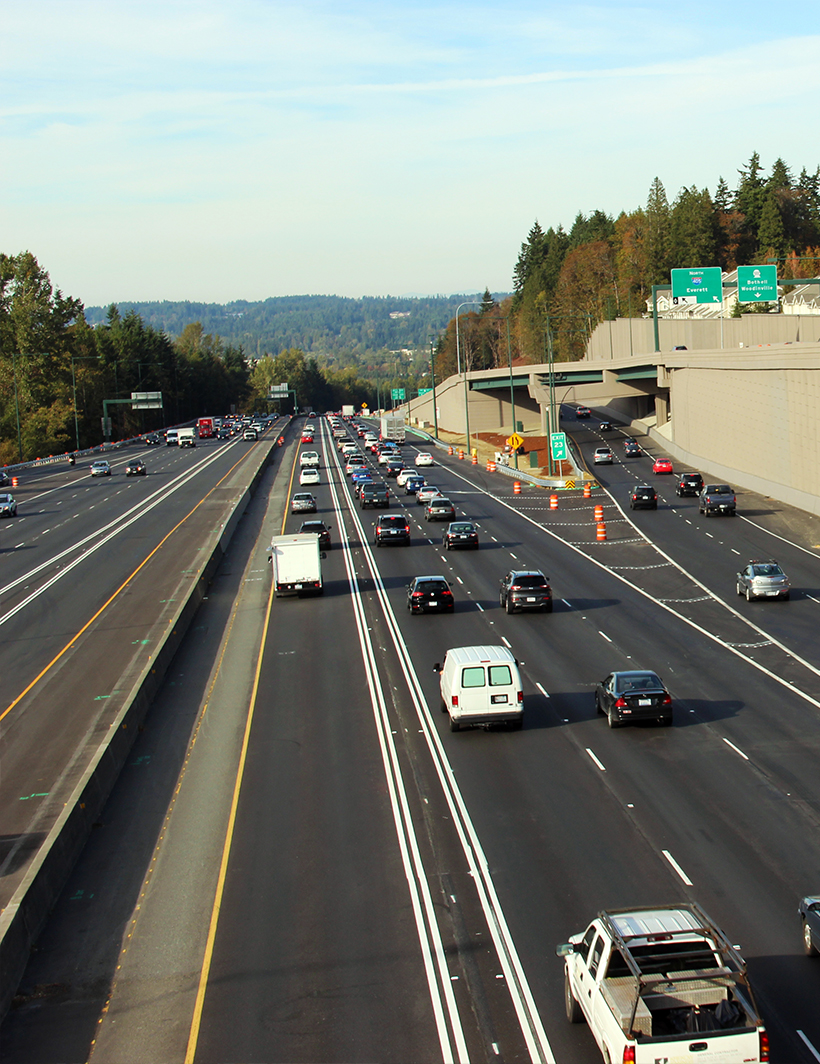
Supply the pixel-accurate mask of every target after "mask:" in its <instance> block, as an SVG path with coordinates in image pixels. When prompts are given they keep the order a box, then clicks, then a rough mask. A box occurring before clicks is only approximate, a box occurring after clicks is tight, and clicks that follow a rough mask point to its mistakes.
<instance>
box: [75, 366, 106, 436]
mask: <svg viewBox="0 0 820 1064" xmlns="http://www.w3.org/2000/svg"><path fill="white" fill-rule="evenodd" d="M100 358H102V355H72V356H71V390H72V392H73V393H74V449H75V451H79V449H80V424H79V421H78V420H77V378H76V377H75V375H74V363H75V362H83V361H92V360H93V359H100ZM104 394H105V393H104V392H103V395H104Z"/></svg>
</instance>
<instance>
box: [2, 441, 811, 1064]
mask: <svg viewBox="0 0 820 1064" xmlns="http://www.w3.org/2000/svg"><path fill="white" fill-rule="evenodd" d="M568 425H569V427H570V428H572V430H573V432H574V434H575V437H576V441H577V443H578V445H579V447H580V448H581V451H582V452H583V454H584V455H585V456H587V458H588V460H590V461H591V452H592V450H593V449H594V447H595V446H598V445H600V444H601V442H602V440H603V442H607V443H612V444H613V446H614V449H615V452H616V463H615V464H614V465H613V466H612V467H607V468H606V469H603V468H600V467H599V468H598V469H596V470H595V472H596V474H597V475H598V476H599V477H600V478H601V481H602V483H603V486H604V489H605V491H598V490H596V492H595V493H594V496H593V498H592V499H591V500H584V499H582V497H581V493H580V492H561V493H559V495H560V498H559V507H558V509H557V510H554V511H553V510H550V508H549V502H548V493H545V492H544V491H543V490H540V489H530V488H528V487H527V486H526V485H524V487H523V490H522V493H521V494H520V495H516V494H514V493H513V485H512V481H511V480H510V479H509V478H507V477H505V476H502V475H501V474H489V473H485V472H484V471H483V470H481V469H480V468H479V467H471V466H470V465H469V464H467V463H464V462H459V461H457V460H455V459H448V458H447V457H446V456H445V457H443V458H441V459H440V461H441V463H442V464H441V465H439V466H437V467H436V468H435V469H430V470H424V473H425V475H426V476H427V479H428V481H430V482H434V483H436V484H438V485H439V486H440V487H441V488H442V489H443V490H445V491H446V492H447V494H448V495H449V496H450V497H451V498H452V499H453V500H454V502H455V503H456V507H457V511H458V513H459V515H462V514H463V515H465V516H467V517H469V518H471V519H473V520H475V521H477V522H478V523H479V525H480V532H481V548H480V550H478V551H465V552H455V551H453V552H445V551H444V550H443V549H442V546H441V533H442V531H443V528H442V527H441V526H439V525H436V524H428V523H427V522H425V521H424V519H423V517H422V509H421V507H419V506H417V505H416V504H415V500H414V497H413V496H405V495H404V494H403V493H402V489H401V488H397V489H396V488H394V489H392V491H393V496H392V501H391V511H392V512H397V511H398V512H402V511H403V512H406V513H408V514H409V515H410V517H411V528H412V532H413V542H412V545H411V546H410V547H409V548H400V547H395V548H393V547H384V548H379V549H376V548H375V547H374V545H373V529H372V522H373V521H374V520H375V519H376V516H377V513H376V512H375V511H372V510H367V511H364V512H361V511H360V510H359V509H358V507H357V505H356V504H355V503H353V502H352V500H351V497H350V494H349V486H348V481H347V479H346V477H345V476H344V474H343V472H342V470H341V467H340V465H339V459H338V451H337V449H336V448H335V447H334V445H333V441H332V440H331V439H330V438H329V436H328V433H327V428H326V426H323V434H322V439H321V441H319V440H317V445H318V446H317V447H316V449H320V450H321V452H322V454H323V468H322V484H321V485H320V487H319V488H317V489H315V491H316V494H317V498H318V500H319V509H320V512H319V514H318V516H319V517H322V518H325V519H327V520H328V521H329V523H330V524H331V525H332V526H333V530H332V535H333V547H332V549H331V550H330V551H328V552H327V558H326V560H325V562H324V576H325V593H324V595H323V596H321V597H314V598H303V599H299V598H281V599H271V597H270V578H269V571H268V564H267V562H266V555H265V546H266V544H267V542H268V540H269V537H270V535H271V534H272V533H277V532H279V531H281V530H282V528H285V529H286V530H296V529H298V526H299V524H300V523H301V517H298V516H292V515H290V514H289V513H288V501H289V497H290V494H291V493H292V491H293V490H298V486H297V485H296V484H294V482H293V480H292V476H291V475H292V472H293V470H294V469H295V468H296V464H297V452H298V448H296V447H295V446H293V447H290V448H288V453H287V454H286V455H285V460H284V461H283V463H282V464H281V465H280V466H279V467H277V469H276V470H275V471H271V472H270V474H269V475H268V480H267V482H266V483H265V484H264V485H263V490H261V491H260V492H259V493H258V494H257V496H256V498H255V500H254V502H253V503H252V505H251V508H250V510H249V513H248V518H247V521H246V522H244V523H243V525H242V528H241V530H240V532H239V533H238V534H237V537H236V539H235V540H234V542H233V543H232V545H231V548H230V550H229V553H228V555H227V556H226V559H225V562H224V564H223V567H222V569H221V570H220V572H219V573H218V575H217V577H216V579H215V581H214V585H213V588H212V590H211V593H210V595H209V599H208V602H207V603H205V604H203V608H202V611H201V619H200V618H198V619H197V625H196V627H197V632H195V633H192V635H191V638H189V640H187V641H186V645H185V647H184V648H183V650H182V651H181V652H180V654H179V656H178V660H177V661H175V663H174V668H173V669H172V673H171V675H169V679H168V683H167V684H166V687H165V689H164V690H163V692H162V695H161V697H160V698H159V699H158V701H157V705H156V706H155V708H154V711H153V712H152V715H151V717H150V718H149V721H148V722H147V724H146V729H145V732H144V734H143V735H142V736H141V737H140V739H139V740H138V742H137V744H136V746H135V748H134V753H133V757H132V759H131V763H130V764H129V766H128V768H127V769H126V771H125V772H124V773H123V776H122V778H121V780H120V783H119V784H118V786H117V788H116V791H115V793H114V795H113V796H112V799H111V801H110V803H109V807H108V808H107V810H106V814H105V816H104V817H103V818H102V820H101V823H100V825H99V828H98V829H97V831H96V833H95V835H94V837H93V838H92V840H91V842H90V843H89V846H88V847H87V850H86V853H85V854H84V856H83V859H82V860H81V862H80V863H79V864H78V866H77V868H76V870H75V872H74V874H73V876H72V880H71V883H70V884H69V886H68V888H67V890H66V891H65V893H64V896H63V898H62V899H61V901H60V903H59V905H58V907H57V909H56V910H55V913H54V918H53V919H52V921H51V922H50V924H49V926H48V927H47V929H46V931H45V932H44V934H43V936H42V938H41V940H40V943H39V944H38V950H37V951H36V952H35V954H34V955H33V957H32V961H31V964H30V965H29V970H28V971H27V973H26V978H25V980H24V983H23V985H22V987H21V993H20V996H19V999H18V1003H17V1007H16V1008H15V1009H14V1010H13V1011H12V1013H10V1015H9V1017H8V1018H7V1020H6V1022H5V1024H4V1025H3V1027H2V1030H0V1037H2V1045H3V1055H4V1060H6V1061H8V1062H9V1064H12V1062H15V1064H17V1062H19V1064H23V1062H31V1061H51V1060H54V1061H57V1060H72V1061H73V1060H78V1061H79V1060H86V1059H89V1058H90V1059H91V1060H92V1061H94V1062H95V1064H96V1062H112V1064H113V1062H116V1064H125V1062H129V1061H135V1062H136V1061H140V1062H141V1061H146V1060H157V1061H159V1060H162V1061H177V1060H178V1061H183V1060H190V1061H197V1062H202V1064H206V1062H207V1064H211V1062H213V1064H216V1062H222V1061H237V1062H238V1061H249V1060H254V1061H270V1062H279V1061H283V1062H284V1061H368V1060H384V1061H389V1060H392V1061H411V1060H412V1061H415V1060H425V1061H428V1060H430V1061H432V1060H439V1059H441V1060H445V1061H446V1060H465V1061H466V1060H470V1061H503V1060H507V1061H516V1060H544V1061H558V1062H560V1064H564V1062H571V1064H576V1062H583V1064H586V1062H592V1061H598V1060H599V1059H600V1055H599V1053H598V1050H597V1048H596V1046H595V1043H594V1041H593V1039H592V1036H591V1034H590V1033H589V1031H588V1030H587V1029H586V1027H585V1026H583V1025H580V1026H571V1025H569V1024H568V1023H567V1022H566V1019H565V1017H564V1006H563V996H562V967H561V962H560V961H559V959H558V958H557V957H556V956H555V945H556V944H557V943H559V942H563V941H566V939H567V937H568V935H570V934H572V933H574V932H577V931H581V930H583V929H584V928H585V927H586V924H587V922H588V921H589V920H590V919H591V918H592V917H593V916H594V915H595V913H597V911H598V910H599V909H602V908H615V907H621V906H635V905H644V904H645V905H653V904H665V903H669V902H675V901H684V900H695V901H698V902H699V903H700V904H701V905H702V906H703V907H704V908H705V909H706V911H707V912H708V913H709V914H710V916H712V918H713V919H715V920H716V921H717V923H718V924H720V925H721V926H722V927H723V928H724V929H725V931H726V932H727V934H728V935H729V937H730V938H731V940H732V941H733V942H735V943H737V944H738V945H739V947H740V949H741V952H742V953H743V954H744V955H745V956H746V958H747V960H748V961H749V967H750V973H751V979H752V982H753V986H754V988H755V991H756V994H757V998H758V1004H759V1005H760V1008H761V1011H762V1013H763V1015H764V1018H765V1020H766V1024H767V1029H768V1030H769V1033H770V1037H771V1042H772V1060H773V1061H775V1062H783V1064H792V1062H794V1064H797V1062H803V1061H807V1062H809V1061H816V1060H818V1059H820V1056H819V1055H818V1054H820V1017H818V1014H817V1009H816V1002H817V1000H818V991H819V990H820V968H818V966H817V964H816V963H814V962H813V961H812V960H810V959H808V958H806V957H804V956H803V954H802V948H801V942H800V937H799V924H798V920H797V913H796V910H797V900H798V898H799V897H800V896H801V895H802V894H804V893H811V892H817V891H818V886H820V848H818V845H817V839H818V813H819V812H820V808H819V807H818V784H817V779H818V774H817V763H818V752H819V748H820V727H818V719H819V718H818V711H820V684H818V675H819V674H820V650H819V649H818V645H817V639H816V631H817V622H818V610H820V587H818V580H817V560H818V556H820V548H818V547H817V543H818V541H820V535H818V534H817V530H816V527H815V523H814V522H813V521H812V520H811V519H808V518H807V517H806V515H801V514H799V513H797V512H795V511H789V510H788V509H786V508H784V507H781V506H779V505H777V506H774V505H772V504H771V502H770V501H769V500H765V499H760V498H758V497H755V496H752V495H746V494H741V495H739V496H738V506H739V516H738V517H735V518H705V517H700V516H699V515H698V513H697V501H696V500H693V499H683V500H679V499H677V497H676V496H675V495H674V491H673V487H672V484H671V483H670V481H671V479H672V478H669V477H667V478H662V477H656V478H653V477H652V474H651V460H650V458H649V457H647V456H641V457H640V458H635V459H624V458H623V457H622V449H621V448H620V446H619V444H618V443H617V442H616V440H617V433H608V434H606V437H605V438H604V437H602V436H601V435H600V433H599V432H598V431H597V429H596V422H594V421H591V422H587V423H585V424H584V425H583V426H581V425H578V426H577V427H576V426H575V425H574V424H573V423H568ZM421 447H422V444H421V443H420V442H418V443H416V444H413V443H408V445H406V446H405V448H404V453H405V456H412V455H413V454H414V453H415V451H416V450H418V449H420V448H421ZM436 454H437V460H438V456H439V455H440V454H441V452H440V451H437V452H436ZM369 460H370V461H373V459H372V457H371V458H370V459H369ZM703 472H704V473H705V472H706V470H704V471H703ZM647 480H648V481H650V482H652V483H655V484H656V486H657V487H658V490H659V492H660V494H661V505H660V507H659V509H658V511H657V512H655V511H639V512H635V513H634V514H633V513H631V512H630V511H629V510H628V489H629V488H630V487H631V486H632V485H633V484H634V483H635V482H636V481H637V482H645V481H647ZM596 503H601V504H603V506H604V515H605V520H606V525H607V540H606V542H598V541H597V539H596V532H595V522H594V521H593V518H592V508H593V506H594V505H595V504H596ZM771 556H775V557H777V558H778V559H779V560H780V562H781V563H782V565H783V566H784V568H785V569H786V571H787V572H788V573H789V575H790V577H791V580H792V589H793V590H792V600H791V601H790V602H785V603H781V602H753V603H747V602H746V601H745V600H743V599H740V598H738V597H737V596H736V594H735V573H736V571H737V570H738V569H739V568H740V567H741V566H742V565H743V564H744V563H745V562H746V561H748V560H749V559H750V558H753V557H771ZM512 567H537V568H541V569H543V570H544V571H545V572H546V573H547V574H548V575H549V576H550V578H551V582H552V586H553V593H554V597H555V609H554V612H553V613H552V614H540V613H539V614H523V615H514V616H510V615H507V614H506V613H505V612H504V610H503V609H501V607H500V605H499V600H498V582H499V579H500V578H501V576H502V575H503V573H504V572H505V571H506V570H507V569H508V568H512ZM425 573H431V574H434V573H441V574H443V575H445V576H446V577H447V578H448V579H449V580H451V581H452V583H453V590H454V593H455V595H456V602H457V607H456V612H455V614H454V615H453V616H443V615H429V616H411V615H409V614H408V612H407V610H406V605H405V596H406V593H405V585H406V584H407V583H408V581H409V579H410V577H412V576H414V575H420V574H425ZM480 643H504V644H505V645H509V646H510V647H511V648H512V650H513V652H514V653H515V655H516V657H517V658H518V659H519V661H520V663H521V669H522V674H523V676H524V681H525V698H526V702H525V722H524V728H523V729H522V730H521V731H520V732H515V731H506V730H503V729H499V728H492V729H483V728H480V729H473V730H467V731H462V732H459V733H457V734H453V733H451V732H450V731H449V728H448V724H447V718H446V716H445V715H443V714H442V713H441V712H440V711H439V698H438V687H437V676H436V675H435V674H434V673H433V671H432V667H433V665H434V663H435V662H439V661H441V659H442V657H443V655H444V652H445V650H446V649H447V648H448V647H452V646H462V645H472V644H480ZM616 668H651V669H654V670H655V671H657V672H658V673H659V674H660V675H661V677H662V678H663V679H664V680H665V682H666V684H667V686H668V688H669V690H670V691H671V693H672V696H673V699H674V712H675V719H674V724H673V726H672V727H671V728H662V727H658V726H655V725H652V724H644V725H638V726H634V727H628V728H622V729H618V730H613V729H610V728H608V727H607V722H606V720H605V719H604V718H602V717H599V716H597V715H596V712H595V705H594V700H593V692H594V688H595V683H596V682H597V681H598V680H600V679H602V678H603V677H604V676H605V675H606V674H607V673H608V672H610V671H611V670H613V669H616Z"/></svg>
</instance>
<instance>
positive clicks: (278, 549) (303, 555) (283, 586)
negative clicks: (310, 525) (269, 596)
mask: <svg viewBox="0 0 820 1064" xmlns="http://www.w3.org/2000/svg"><path fill="white" fill-rule="evenodd" d="M268 555H269V558H270V562H271V568H272V570H273V590H274V595H276V596H279V595H291V594H292V595H303V594H306V593H313V594H315V595H321V594H322V591H323V587H322V558H323V556H324V555H323V554H322V550H321V547H320V546H319V537H318V536H314V535H312V534H310V533H295V534H293V535H290V536H274V537H273V538H272V539H271V541H270V548H269V550H268Z"/></svg>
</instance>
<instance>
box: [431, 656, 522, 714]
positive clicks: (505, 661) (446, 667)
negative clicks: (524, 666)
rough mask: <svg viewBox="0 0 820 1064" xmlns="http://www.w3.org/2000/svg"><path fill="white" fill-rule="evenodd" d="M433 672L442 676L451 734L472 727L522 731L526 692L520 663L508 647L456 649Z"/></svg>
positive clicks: (443, 706)
mask: <svg viewBox="0 0 820 1064" xmlns="http://www.w3.org/2000/svg"><path fill="white" fill-rule="evenodd" d="M433 672H438V673H440V674H441V679H440V681H439V683H440V687H441V710H442V712H443V713H448V714H449V716H450V730H451V731H459V729H461V728H462V727H468V726H469V725H472V724H496V723H506V724H509V725H510V727H513V728H520V727H521V725H522V723H523V717H524V689H523V686H522V684H521V675H520V673H519V671H518V662H517V661H516V660H515V658H514V657H513V655H512V654H511V653H510V651H509V650H508V649H507V648H506V647H502V646H480V647H454V648H453V649H451V650H448V651H447V654H446V655H445V658H444V662H443V663H442V664H436V665H434V666H433Z"/></svg>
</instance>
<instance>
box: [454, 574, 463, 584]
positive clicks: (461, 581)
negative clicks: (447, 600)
mask: <svg viewBox="0 0 820 1064" xmlns="http://www.w3.org/2000/svg"><path fill="white" fill-rule="evenodd" d="M456 580H458V582H459V583H460V584H463V583H464V581H463V580H462V579H461V577H460V576H457V577H456Z"/></svg>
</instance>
